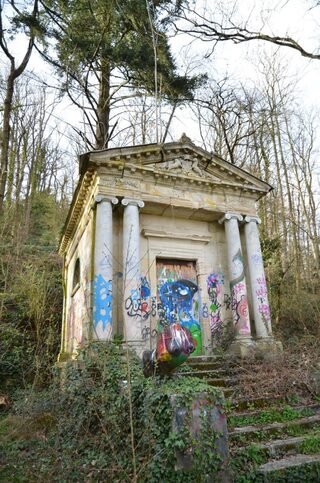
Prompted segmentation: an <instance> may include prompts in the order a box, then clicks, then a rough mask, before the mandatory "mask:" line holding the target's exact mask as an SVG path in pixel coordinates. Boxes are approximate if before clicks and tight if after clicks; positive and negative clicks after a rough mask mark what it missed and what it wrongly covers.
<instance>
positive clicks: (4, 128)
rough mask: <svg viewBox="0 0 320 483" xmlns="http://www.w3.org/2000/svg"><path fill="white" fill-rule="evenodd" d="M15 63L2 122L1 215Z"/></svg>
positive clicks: (5, 183) (12, 64)
mask: <svg viewBox="0 0 320 483" xmlns="http://www.w3.org/2000/svg"><path fill="white" fill-rule="evenodd" d="M14 70H15V69H14V62H11V69H10V74H9V76H8V79H7V86H6V97H5V100H4V110H3V121H2V146H1V156H0V214H1V213H2V212H3V204H4V197H5V192H6V186H7V178H8V160H9V145H10V116H11V111H12V100H13V89H14V79H15V77H14Z"/></svg>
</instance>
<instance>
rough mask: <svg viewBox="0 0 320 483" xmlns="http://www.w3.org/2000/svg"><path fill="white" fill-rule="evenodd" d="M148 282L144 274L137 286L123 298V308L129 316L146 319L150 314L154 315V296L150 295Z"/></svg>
mask: <svg viewBox="0 0 320 483" xmlns="http://www.w3.org/2000/svg"><path fill="white" fill-rule="evenodd" d="M150 295H151V290H150V282H149V280H148V279H147V277H146V276H143V277H141V279H140V284H139V287H138V288H134V289H131V291H130V295H129V297H127V299H126V300H125V309H126V311H127V315H128V316H129V317H136V318H142V319H143V320H146V319H148V318H149V316H150V315H152V316H153V317H155V315H156V297H154V296H153V297H151V301H150Z"/></svg>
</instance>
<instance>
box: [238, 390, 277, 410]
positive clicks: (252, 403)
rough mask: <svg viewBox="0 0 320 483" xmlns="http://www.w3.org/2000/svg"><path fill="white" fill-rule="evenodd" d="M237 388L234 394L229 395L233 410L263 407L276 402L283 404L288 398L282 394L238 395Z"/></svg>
mask: <svg viewBox="0 0 320 483" xmlns="http://www.w3.org/2000/svg"><path fill="white" fill-rule="evenodd" d="M236 393H237V388H236V387H235V388H234V391H233V393H232V396H233V397H231V396H229V398H230V403H231V405H232V408H233V411H235V412H237V411H244V410H250V409H257V410H258V409H261V408H266V407H269V406H273V405H275V404H283V403H285V402H286V399H285V398H284V397H282V396H261V397H251V398H245V397H237V396H236Z"/></svg>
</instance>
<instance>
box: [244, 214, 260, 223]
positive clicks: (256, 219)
mask: <svg viewBox="0 0 320 483" xmlns="http://www.w3.org/2000/svg"><path fill="white" fill-rule="evenodd" d="M244 221H245V222H246V223H250V222H254V223H257V225H260V224H261V220H260V218H259V217H258V216H251V215H247V216H245V218H244Z"/></svg>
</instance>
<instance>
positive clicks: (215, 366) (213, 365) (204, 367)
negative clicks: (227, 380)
mask: <svg viewBox="0 0 320 483" xmlns="http://www.w3.org/2000/svg"><path fill="white" fill-rule="evenodd" d="M187 365H188V367H190V369H192V370H197V371H210V370H214V371H218V370H226V369H227V368H228V367H225V366H224V365H223V364H221V362H218V361H216V362H197V363H196V364H189V362H188V364H187Z"/></svg>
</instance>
